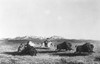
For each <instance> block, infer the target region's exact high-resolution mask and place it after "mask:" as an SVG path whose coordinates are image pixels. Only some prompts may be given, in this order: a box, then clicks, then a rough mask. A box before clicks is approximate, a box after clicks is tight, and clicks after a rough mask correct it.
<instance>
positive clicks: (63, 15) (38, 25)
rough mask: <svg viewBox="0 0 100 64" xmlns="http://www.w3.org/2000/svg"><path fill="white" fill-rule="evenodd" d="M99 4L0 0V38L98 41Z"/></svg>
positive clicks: (95, 1)
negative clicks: (53, 37) (32, 37)
mask: <svg viewBox="0 0 100 64" xmlns="http://www.w3.org/2000/svg"><path fill="white" fill-rule="evenodd" d="M99 3H100V1H99V0H0V38H7V37H16V36H42V37H50V36H53V35H56V36H61V37H64V38H68V39H94V40H100V28H99V27H100V4H99Z"/></svg>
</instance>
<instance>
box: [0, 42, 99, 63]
mask: <svg viewBox="0 0 100 64" xmlns="http://www.w3.org/2000/svg"><path fill="white" fill-rule="evenodd" d="M19 44H20V43H14V42H8V41H0V64H100V50H99V49H100V43H99V42H94V43H92V44H93V45H94V46H95V48H94V51H95V53H93V54H91V55H76V54H74V53H73V52H75V45H81V44H83V43H76V42H75V43H72V45H73V49H74V50H73V51H66V52H57V53H56V52H55V51H54V50H49V49H37V50H38V53H37V56H29V55H17V53H16V51H17V48H18V46H19Z"/></svg>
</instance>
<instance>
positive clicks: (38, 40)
mask: <svg viewBox="0 0 100 64" xmlns="http://www.w3.org/2000/svg"><path fill="white" fill-rule="evenodd" d="M46 39H47V38H43V37H37V36H23V37H15V38H12V39H11V38H7V39H4V40H6V41H9V42H15V43H24V42H27V41H33V42H36V43H43V42H44V41H45V40H46ZM48 40H49V41H51V42H56V43H62V42H64V41H66V42H70V43H84V42H90V43H94V42H100V41H97V40H82V39H81V40H78V39H66V38H63V37H60V36H51V37H48Z"/></svg>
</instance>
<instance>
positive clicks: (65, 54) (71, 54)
mask: <svg viewBox="0 0 100 64" xmlns="http://www.w3.org/2000/svg"><path fill="white" fill-rule="evenodd" d="M52 55H59V56H87V55H89V54H88V53H54V54H52Z"/></svg>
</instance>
